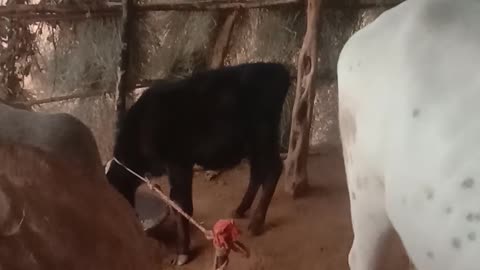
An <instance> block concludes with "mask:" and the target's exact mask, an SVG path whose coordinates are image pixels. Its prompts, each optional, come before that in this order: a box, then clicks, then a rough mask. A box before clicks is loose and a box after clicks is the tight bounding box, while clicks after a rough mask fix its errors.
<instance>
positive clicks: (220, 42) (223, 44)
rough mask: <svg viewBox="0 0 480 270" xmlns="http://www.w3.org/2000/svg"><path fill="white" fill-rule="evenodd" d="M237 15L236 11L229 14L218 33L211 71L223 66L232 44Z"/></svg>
mask: <svg viewBox="0 0 480 270" xmlns="http://www.w3.org/2000/svg"><path fill="white" fill-rule="evenodd" d="M237 15H238V10H234V11H232V12H231V13H230V14H228V15H227V17H226V18H225V21H224V23H223V25H222V26H221V29H220V31H219V32H218V36H217V39H216V41H215V46H214V48H213V53H212V58H211V61H210V68H211V69H216V68H220V67H222V66H223V61H224V59H225V55H226V54H227V51H228V45H229V43H230V37H231V35H232V30H233V25H234V24H235V20H236V19H237Z"/></svg>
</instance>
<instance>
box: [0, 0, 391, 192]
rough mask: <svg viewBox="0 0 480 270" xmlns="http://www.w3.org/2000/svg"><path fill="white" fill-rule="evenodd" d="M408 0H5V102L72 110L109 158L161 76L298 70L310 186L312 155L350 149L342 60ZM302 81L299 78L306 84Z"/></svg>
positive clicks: (295, 104)
mask: <svg viewBox="0 0 480 270" xmlns="http://www.w3.org/2000/svg"><path fill="white" fill-rule="evenodd" d="M398 2H399V1H398V0H384V1H380V0H378V1H368V0H359V1H348V0H345V1H334V0H328V1H327V0H305V1H303V0H250V1H246V0H198V1H195V0H189V1H187V0H182V1H168V2H167V1H160V0H157V1H155V0H143V1H142V0H139V1H138V2H134V1H133V0H122V1H103V0H89V1H86V0H84V1H79V0H63V1H61V0H37V1H34V0H31V1H29V0H6V1H0V17H1V19H0V33H1V36H2V45H3V46H0V59H1V62H0V63H1V66H0V76H1V85H0V98H1V99H2V100H4V101H5V102H6V103H9V104H12V105H15V106H19V107H23V108H26V109H30V110H36V111H48V112H58V111H63V112H68V113H71V114H73V115H75V116H76V117H78V118H79V119H81V120H82V121H83V122H84V123H86V124H87V125H88V126H89V127H90V128H91V129H92V131H93V132H94V135H95V137H96V139H97V143H98V146H99V150H100V153H101V155H102V159H103V161H106V160H109V159H110V158H111V153H112V145H113V136H114V132H115V126H116V122H117V121H118V120H117V119H120V118H121V117H122V116H123V114H124V113H125V110H126V109H127V108H128V107H129V105H130V104H132V103H133V102H135V100H136V98H138V96H139V95H140V94H141V93H142V90H143V89H145V87H148V86H149V85H150V84H151V82H152V81H153V80H154V79H157V78H181V77H185V76H188V75H189V74H190V73H192V72H196V71H200V70H205V69H209V68H217V67H221V66H227V65H234V64H239V63H244V62H254V61H276V62H281V63H283V64H285V65H287V66H288V67H289V69H290V73H291V77H292V82H293V85H292V87H291V89H290V91H289V95H288V97H287V101H286V104H285V106H284V112H283V115H282V128H281V145H282V148H283V151H284V152H285V172H284V179H283V180H282V181H283V182H284V184H285V189H286V191H287V192H288V193H289V194H291V195H294V196H295V195H297V192H301V191H302V190H306V189H308V180H307V179H308V177H307V174H306V157H307V155H308V153H323V152H324V151H327V150H328V151H330V150H335V151H336V150H339V148H340V140H339V133H338V124H337V107H336V100H337V96H336V74H335V73H336V62H337V58H338V54H339V52H340V49H341V46H342V45H343V44H344V42H345V41H346V40H347V39H348V38H349V37H350V36H351V34H352V33H353V32H355V31H356V30H357V29H359V28H361V27H362V26H363V25H365V24H367V23H368V22H369V21H371V20H372V19H374V18H376V17H377V16H378V14H380V13H381V12H383V11H384V10H385V9H387V8H389V7H391V6H393V5H396V4H398ZM297 81H298V82H301V83H298V84H297V83H296V82H297Z"/></svg>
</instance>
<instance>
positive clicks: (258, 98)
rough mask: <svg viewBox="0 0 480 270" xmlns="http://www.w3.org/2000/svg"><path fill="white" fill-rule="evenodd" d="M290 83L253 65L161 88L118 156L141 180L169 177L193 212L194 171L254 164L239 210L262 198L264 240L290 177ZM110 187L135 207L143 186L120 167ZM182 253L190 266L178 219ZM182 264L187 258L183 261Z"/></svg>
mask: <svg viewBox="0 0 480 270" xmlns="http://www.w3.org/2000/svg"><path fill="white" fill-rule="evenodd" d="M289 86H290V76H289V73H288V71H287V70H286V68H285V67H284V66H283V65H280V64H276V63H251V64H241V65H237V66H231V67H225V68H221V69H217V70H209V71H205V72H199V73H196V74H193V75H192V76H191V77H190V78H187V79H184V80H179V81H158V82H156V83H155V84H154V85H152V86H151V87H150V88H149V89H148V90H146V91H145V92H144V94H143V95H142V96H141V97H140V98H139V100H138V101H137V102H136V103H135V104H134V105H133V106H132V107H131V109H130V110H129V111H128V112H127V114H126V116H125V119H124V121H123V122H122V124H121V128H120V130H119V133H118V135H117V139H116V142H115V149H114V155H115V157H116V158H117V159H119V160H120V161H121V162H122V163H124V164H125V165H126V166H128V167H129V168H131V169H132V170H134V171H136V172H137V173H139V174H145V173H150V174H152V175H154V176H160V175H162V174H163V173H164V172H166V173H168V176H169V183H170V197H171V198H172V200H174V201H176V202H177V203H178V204H179V205H180V206H181V207H182V209H184V211H185V212H187V213H188V214H190V215H191V214H192V213H193V205H192V170H193V165H194V164H195V163H196V164H198V165H201V166H203V167H204V168H205V169H213V170H215V169H226V168H231V167H233V166H235V165H236V164H238V163H239V162H240V161H241V159H242V158H247V159H248V160H249V161H250V173H251V177H250V182H249V185H248V188H247V190H246V192H245V195H244V197H243V199H242V201H241V203H240V205H239V206H238V208H237V209H236V210H235V213H234V215H235V216H236V217H242V216H244V214H245V212H246V211H247V210H249V209H250V207H251V205H252V202H253V200H254V199H255V196H256V194H257V191H258V189H259V188H260V186H261V187H262V196H261V199H260V202H259V205H258V207H257V208H256V209H255V211H254V212H253V215H252V216H251V221H250V225H249V230H250V231H251V232H252V233H253V234H255V235H256V234H259V233H260V232H261V229H262V226H263V224H264V221H265V216H266V213H267V210H268V207H269V204H270V201H271V199H272V196H273V194H274V192H275V188H276V186H277V182H278V178H279V176H280V174H281V171H282V161H281V159H280V153H279V123H280V117H281V111H282V107H283V103H284V100H285V96H286V94H287V91H288V88H289ZM107 177H108V179H109V181H110V183H111V184H112V185H113V186H114V187H115V188H116V189H117V190H118V191H119V192H120V193H121V194H123V196H125V198H126V199H127V200H128V201H129V202H130V204H131V205H132V206H134V203H135V202H134V197H135V191H136V189H137V187H138V186H139V185H140V184H141V182H140V181H139V180H138V179H136V178H135V176H133V175H131V174H130V173H128V172H127V171H126V170H125V169H123V168H121V167H120V166H119V165H118V164H117V163H115V162H112V164H111V166H110V169H109V170H108V172H107ZM177 234H178V242H177V245H178V254H180V255H183V257H182V258H183V259H182V260H185V261H182V262H178V264H183V263H185V262H186V259H187V258H188V257H187V254H188V251H189V250H188V249H189V243H190V235H189V231H188V224H187V220H186V219H184V218H183V217H181V216H179V215H178V219H177ZM179 258H180V257H179Z"/></svg>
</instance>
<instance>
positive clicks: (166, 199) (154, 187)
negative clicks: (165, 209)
mask: <svg viewBox="0 0 480 270" xmlns="http://www.w3.org/2000/svg"><path fill="white" fill-rule="evenodd" d="M112 160H113V161H115V162H116V163H118V164H119V165H120V166H122V167H123V168H124V169H125V170H127V171H128V172H130V173H131V174H133V175H135V176H136V177H137V178H138V179H140V180H142V181H143V182H145V183H146V184H147V185H148V187H149V188H150V189H151V190H153V191H156V192H157V193H158V195H159V196H160V199H162V200H163V201H164V202H165V203H166V204H168V205H169V206H170V207H172V208H173V209H175V210H177V212H178V213H180V214H181V215H182V216H184V217H185V218H186V219H187V220H188V221H189V222H190V223H192V224H193V225H194V226H195V227H197V228H198V229H199V230H200V231H201V232H203V234H204V235H205V238H207V239H208V240H211V239H213V232H212V231H210V230H207V229H205V228H204V227H203V226H202V225H200V224H199V223H198V222H197V221H195V220H194V219H193V217H191V216H190V215H188V214H187V213H185V212H184V211H183V210H182V208H180V206H178V205H177V204H176V203H175V202H174V201H172V200H170V198H169V197H168V196H166V195H165V194H164V193H163V192H162V190H161V189H160V188H159V187H157V185H153V184H152V182H151V181H150V180H149V179H148V178H146V177H143V176H141V175H139V174H138V173H136V172H134V171H133V170H132V169H130V168H128V167H127V166H125V165H124V164H123V163H122V162H120V161H119V160H118V159H117V158H115V157H113V159H112Z"/></svg>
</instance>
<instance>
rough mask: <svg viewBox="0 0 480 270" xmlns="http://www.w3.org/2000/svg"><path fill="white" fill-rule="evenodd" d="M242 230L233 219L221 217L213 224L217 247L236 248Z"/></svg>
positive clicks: (214, 241) (214, 243) (214, 239)
mask: <svg viewBox="0 0 480 270" xmlns="http://www.w3.org/2000/svg"><path fill="white" fill-rule="evenodd" d="M239 236H240V231H239V230H238V228H237V226H236V225H235V223H234V221H233V219H221V220H219V221H217V223H215V225H214V226H213V245H214V246H215V248H217V249H218V248H224V249H227V250H230V249H234V242H236V241H238V237H239Z"/></svg>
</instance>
